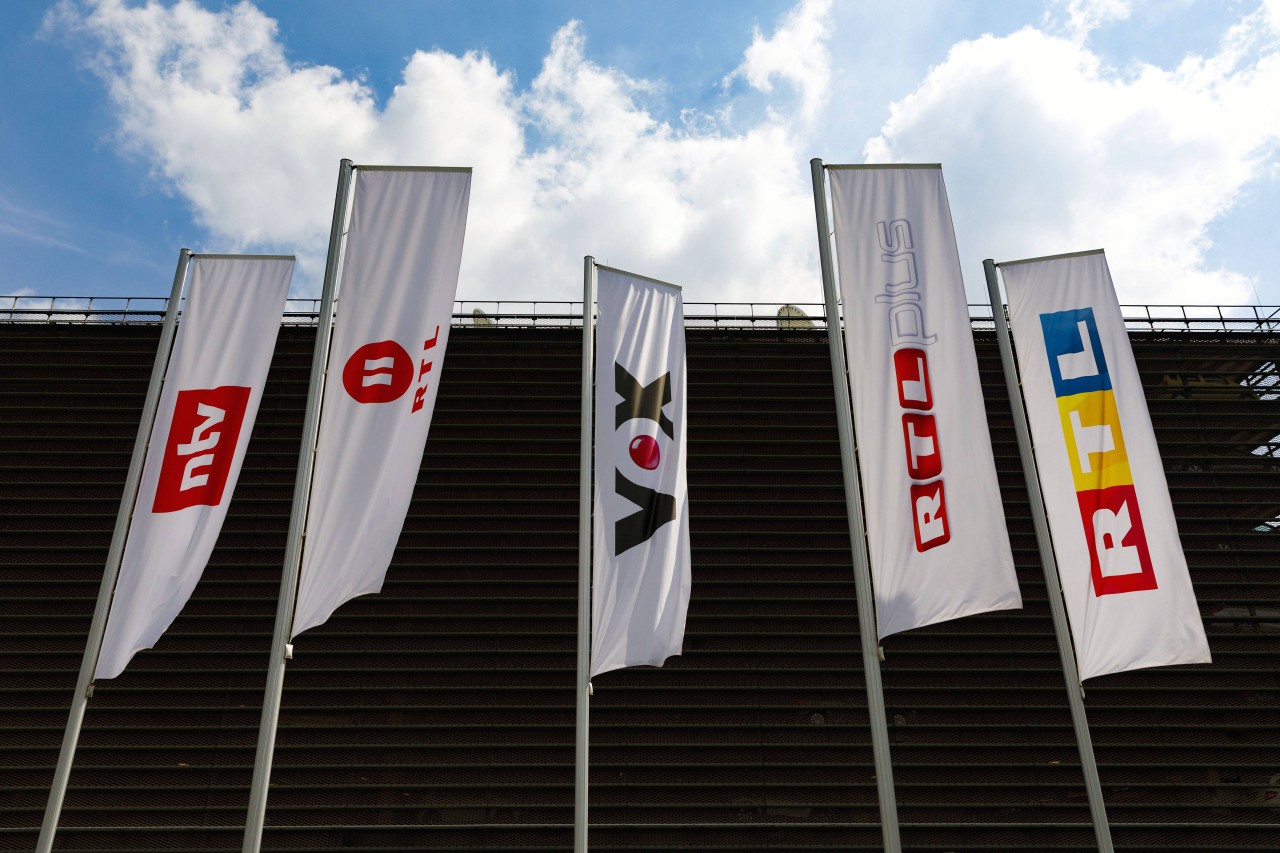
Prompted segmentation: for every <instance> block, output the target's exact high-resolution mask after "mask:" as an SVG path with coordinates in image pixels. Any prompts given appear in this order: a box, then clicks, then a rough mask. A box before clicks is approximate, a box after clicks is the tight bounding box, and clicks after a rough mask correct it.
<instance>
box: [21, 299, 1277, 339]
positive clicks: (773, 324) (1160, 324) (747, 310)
mask: <svg viewBox="0 0 1280 853" xmlns="http://www.w3.org/2000/svg"><path fill="white" fill-rule="evenodd" d="M168 301H169V300H168V299H167V298H165V297H152V296H144V297H138V296H133V297H123V296H122V297H111V296H92V297H76V296H0V324H3V323H79V324H110V325H147V324H155V323H159V322H160V321H161V320H162V319H163V318H164V312H165V307H166V305H167V303H168ZM319 307H320V300H318V299H290V300H289V301H288V302H287V303H286V305H285V310H284V314H283V316H282V318H281V321H282V323H283V324H284V325H286V326H310V325H315V323H316V317H317V315H318V313H319ZM1121 310H1123V312H1124V315H1125V320H1126V325H1127V326H1128V328H1129V330H1130V331H1143V332H1179V331H1182V332H1190V331H1224V332H1225V331H1232V332H1275V331H1280V306H1276V305H1238V306H1222V305H1124V306H1122V307H1121ZM969 319H970V322H971V324H972V326H973V328H974V329H992V328H994V327H995V324H994V322H993V319H992V311H991V306H990V305H989V304H987V303H971V304H970V305H969ZM453 324H454V325H455V326H500V327H502V326H505V327H513V326H517V327H529V326H539V327H546V328H572V327H575V326H577V327H581V325H582V302H581V301H578V302H529V301H506V300H503V301H496V300H495V301H472V300H466V301H462V300H460V301H457V302H455V303H454V307H453ZM685 325H686V326H687V327H690V328H699V327H725V328H762V329H769V328H773V329H811V328H818V329H821V328H826V325H827V323H826V316H825V309H824V306H822V305H821V304H796V305H791V304H787V305H784V304H780V303H777V302H689V303H686V304H685Z"/></svg>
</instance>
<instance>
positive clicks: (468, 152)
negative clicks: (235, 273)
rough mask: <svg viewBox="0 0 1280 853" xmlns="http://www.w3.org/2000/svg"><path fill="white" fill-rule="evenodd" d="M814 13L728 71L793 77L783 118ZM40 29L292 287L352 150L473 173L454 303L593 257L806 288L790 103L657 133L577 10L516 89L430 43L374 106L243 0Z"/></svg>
mask: <svg viewBox="0 0 1280 853" xmlns="http://www.w3.org/2000/svg"><path fill="white" fill-rule="evenodd" d="M826 6H827V2H826V0H822V2H817V3H809V4H806V5H803V6H801V7H800V8H799V9H798V10H797V11H796V12H794V13H793V14H791V15H789V16H788V17H786V18H785V19H784V20H783V21H782V23H781V24H780V27H779V30H778V31H777V32H776V33H775V34H774V35H773V36H772V37H771V38H765V37H763V36H758V37H757V41H756V43H755V44H754V45H753V49H755V50H756V53H755V54H754V57H753V55H751V54H750V53H749V54H748V57H747V60H746V61H745V62H744V65H743V67H744V68H747V67H748V66H750V67H752V68H756V69H761V70H760V73H763V74H765V75H766V76H765V77H764V78H762V79H764V80H765V81H766V83H767V80H768V78H769V76H771V75H778V76H781V77H782V78H783V79H785V80H787V81H788V82H790V83H791V84H793V85H794V86H796V87H797V88H798V89H799V90H800V92H801V95H802V97H801V99H800V102H801V103H800V105H799V107H798V108H796V109H798V110H799V112H800V113H805V112H806V111H810V110H813V109H816V106H815V104H816V103H818V100H817V99H819V98H820V95H821V91H822V88H823V86H824V84H825V75H826V67H825V61H826V60H825V53H824V52H823V51H822V50H821V49H820V48H821V36H820V34H819V33H818V32H816V31H815V30H813V25H814V22H815V21H816V20H818V19H820V18H821V17H822V15H823V14H825V9H826ZM50 26H51V27H60V28H62V29H64V30H71V31H73V32H76V33H78V34H80V35H81V36H84V37H86V38H87V41H88V43H89V44H90V45H92V46H93V47H94V48H95V52H94V53H95V55H94V59H93V60H92V68H93V69H94V70H95V71H96V72H97V73H98V74H100V75H101V76H102V77H103V79H104V80H105V81H106V84H107V86H108V89H109V92H110V94H111V97H112V99H113V100H114V102H115V104H116V105H117V108H118V111H119V116H120V132H121V137H122V139H123V141H124V142H125V144H126V145H127V146H128V147H129V148H130V149H131V150H132V151H134V152H136V153H137V154H138V155H139V156H142V157H144V158H146V159H147V160H149V161H150V162H151V163H153V164H154V168H155V170H156V173H157V174H158V176H160V177H161V178H162V179H163V181H164V182H165V183H166V184H167V185H168V186H169V187H171V188H172V189H173V191H175V192H177V193H179V194H181V195H182V196H183V197H185V198H186V199H187V200H188V201H189V202H190V204H191V206H192V208H193V210H194V212H195V215H196V217H197V219H198V220H199V221H200V223H201V224H203V225H204V226H205V227H207V228H208V229H209V231H210V233H211V239H212V240H213V241H215V242H216V243H217V244H218V245H215V246H210V247H208V250H217V251H227V250H241V249H244V248H246V247H248V248H253V247H269V248H272V249H273V250H285V251H296V252H297V253H298V255H299V260H300V265H301V267H302V269H301V275H300V278H301V279H302V281H304V282H305V283H306V284H305V287H306V289H308V290H311V291H314V289H315V287H316V282H317V281H318V279H319V276H320V271H321V269H322V267H323V256H324V251H325V245H326V240H327V232H328V227H329V221H330V217H331V211H332V198H333V187H334V181H335V178H336V174H337V164H338V161H339V159H340V158H342V157H348V158H351V159H352V160H354V161H355V162H357V163H381V164H392V163H399V164H406V165H409V164H433V165H470V166H474V167H475V170H476V171H475V177H474V184H473V191H472V201H471V211H470V217H469V223H468V228H467V232H468V233H467V245H466V249H465V251H464V256H463V272H462V282H461V284H460V287H459V296H460V298H466V299H498V298H501V299H540V300H556V299H561V300H566V299H567V300H572V299H577V298H579V296H580V293H581V291H580V287H581V281H580V280H581V263H582V261H581V258H582V256H583V255H585V254H593V255H595V256H596V257H597V258H598V259H599V260H600V261H601V262H608V263H612V264H614V265H617V266H622V267H624V268H628V269H633V270H634V271H636V272H640V273H643V274H646V275H652V276H655V277H659V278H666V279H668V280H671V281H673V282H675V283H679V284H683V285H685V286H686V298H687V299H689V300H690V301H728V300H735V301H745V300H748V299H757V300H761V301H779V302H781V301H800V302H806V301H807V302H816V301H818V300H819V299H820V294H821V289H820V286H819V284H818V283H817V264H816V260H815V257H816V245H815V240H814V236H813V233H812V228H813V226H812V201H811V196H810V192H809V189H808V180H807V175H808V170H807V168H806V159H807V158H806V157H805V156H804V155H803V152H801V151H799V148H798V146H799V144H800V141H799V140H798V138H797V135H796V133H795V132H794V131H792V130H791V129H790V125H791V124H792V123H793V117H794V115H795V110H794V109H792V108H789V107H788V105H787V104H782V105H780V106H779V107H778V108H777V109H773V110H770V113H769V116H768V117H767V118H766V119H764V120H763V121H761V122H760V123H759V124H757V125H756V126H754V127H751V128H749V129H747V130H745V131H743V132H741V133H737V134H732V135H727V134H722V133H720V132H718V131H717V129H716V124H715V122H714V120H712V119H711V118H710V117H709V116H705V115H698V116H692V117H690V116H689V115H688V114H686V117H685V119H686V120H685V122H684V124H683V125H682V126H680V127H672V126H671V125H669V124H667V123H665V122H663V121H660V120H659V119H657V118H655V117H654V116H653V115H652V114H650V113H649V112H648V111H647V110H646V109H645V108H643V107H642V106H641V105H640V104H641V102H642V101H643V96H644V95H645V94H646V93H648V92H650V91H652V90H653V88H654V84H652V83H649V82H647V81H644V80H637V79H632V78H630V77H628V76H627V75H626V74H624V73H622V72H621V71H619V70H617V69H614V68H607V67H602V66H599V65H597V64H595V63H593V62H591V61H590V60H588V59H587V58H586V56H585V38H584V35H583V33H582V32H581V29H580V27H579V26H578V25H577V24H576V23H573V22H571V23H569V24H567V25H566V26H565V27H563V28H562V29H561V30H560V31H559V32H558V33H557V34H556V35H555V37H554V39H553V40H552V43H551V45H550V49H549V52H548V54H547V56H546V58H545V60H544V63H543V66H542V69H541V71H540V72H539V74H538V75H537V77H536V78H535V79H534V80H533V81H532V82H531V83H530V84H529V86H528V87H527V89H525V90H523V91H520V90H517V88H516V86H515V82H514V78H513V75H511V74H510V73H507V72H504V71H502V70H500V69H499V68H497V67H496V66H495V64H494V63H493V62H492V60H491V59H490V58H489V57H488V56H486V55H484V54H478V53H467V54H465V55H463V56H456V55H452V54H449V53H445V52H442V51H439V50H435V51H431V52H418V53H415V54H414V55H413V56H412V57H411V58H410V59H409V60H408V61H407V64H406V66H405V68H404V72H403V79H402V82H401V83H400V85H398V86H397V87H396V88H395V91H394V92H393V93H392V94H391V96H390V97H389V98H388V99H387V101H386V103H385V105H379V104H378V103H377V101H376V98H375V96H374V94H373V93H372V92H371V91H370V90H369V89H368V88H367V87H366V86H364V85H363V84H361V83H360V82H357V81H352V80H349V79H346V78H344V77H343V75H342V74H341V73H340V72H339V71H338V70H336V69H334V68H329V67H323V66H302V65H297V64H291V63H289V62H288V61H287V60H286V59H285V57H284V52H283V49H282V47H281V45H280V44H279V42H278V38H277V31H276V25H275V22H274V21H272V20H271V19H269V18H267V17H266V16H265V15H264V14H262V12H260V11H259V10H258V9H256V8H255V7H253V6H252V5H250V4H248V3H240V4H239V5H236V6H233V7H230V8H228V9H226V10H224V11H221V12H210V11H208V10H205V9H203V8H201V7H199V6H196V5H194V4H193V3H191V2H188V0H182V2H179V3H178V4H177V5H175V6H173V7H168V8H167V7H163V6H160V5H158V4H156V3H148V4H147V5H145V6H142V7H129V6H126V5H125V4H124V3H123V2H121V0H102V2H99V3H95V4H92V5H89V6H85V5H76V4H72V3H70V2H64V4H63V5H62V6H60V7H59V9H58V11H57V13H56V15H55V16H53V17H52V18H51V22H50ZM793 31H794V32H793ZM757 45H763V47H757ZM784 48H785V49H784ZM788 51H790V52H791V53H788ZM795 51H802V52H804V55H803V56H801V55H799V54H797V53H795ZM788 55H790V56H793V57H796V58H797V59H798V60H799V61H800V64H799V65H798V66H796V67H794V68H792V67H791V66H789V65H787V62H786V58H787V56H788ZM744 73H746V72H744ZM753 73H754V72H753ZM757 79H760V78H757ZM781 100H785V99H781ZM531 128H536V130H537V131H538V138H539V139H540V140H541V143H540V147H537V148H533V147H531V145H530V143H529V141H528V139H527V136H526V132H527V131H529V130H530V129H531ZM226 243H230V244H232V245H231V246H227V245H226Z"/></svg>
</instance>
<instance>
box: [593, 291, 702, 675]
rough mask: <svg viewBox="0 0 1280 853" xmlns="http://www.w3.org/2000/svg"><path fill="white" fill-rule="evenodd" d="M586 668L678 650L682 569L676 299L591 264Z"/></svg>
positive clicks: (685, 527)
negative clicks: (594, 275)
mask: <svg viewBox="0 0 1280 853" xmlns="http://www.w3.org/2000/svg"><path fill="white" fill-rule="evenodd" d="M596 269H597V271H598V279H597V281H598V289H599V297H598V306H599V309H598V310H599V321H598V323H599V325H598V326H597V331H596V450H595V472H596V476H595V499H594V504H595V507H594V512H593V515H594V519H595V521H594V530H595V546H594V557H593V561H592V565H593V573H592V574H593V579H594V582H593V584H592V613H591V641H592V642H591V675H592V676H595V675H598V674H599V673H602V672H608V671H609V670H611V669H621V668H623V667H627V666H636V665H639V664H650V665H653V666H661V665H662V663H663V662H664V661H665V660H666V659H667V658H668V657H670V656H671V655H678V654H680V650H681V645H682V643H683V641H684V623H685V614H686V612H687V611H688V609H689V588H690V584H691V577H692V573H691V571H690V565H691V561H690V556H689V489H688V485H687V483H686V478H685V410H686V405H685V348H684V302H683V300H682V298H681V294H680V291H679V289H678V288H675V287H673V286H671V285H668V284H663V283H661V282H656V281H653V280H651V279H645V278H641V277H639V276H634V275H630V274H628V273H623V272H619V271H617V270H611V269H608V268H607V267H597V268H596Z"/></svg>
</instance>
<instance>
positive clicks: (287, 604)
mask: <svg viewBox="0 0 1280 853" xmlns="http://www.w3.org/2000/svg"><path fill="white" fill-rule="evenodd" d="M352 169H353V166H352V163H351V161H350V160H345V159H344V160H343V161H342V163H341V164H340V165H339V166H338V191H337V197H336V198H335V200H334V203H333V225H332V227H331V229H330V231H329V254H328V257H327V258H326V260H325V268H324V287H323V290H322V291H321V295H320V314H319V317H317V319H316V343H315V350H314V352H313V355H312V358H311V381H310V382H309V384H308V386H307V411H306V416H305V419H304V420H303V424H302V446H301V449H300V450H299V453H298V473H297V478H296V479H295V481H294V487H293V509H292V511H291V514H290V516H289V538H288V540H287V545H286V547H285V556H284V569H283V571H282V572H281V575H280V598H279V600H278V601H277V603H276V622H275V631H274V634H273V637H272V640H271V657H270V659H269V660H268V662H267V686H266V692H265V694H264V696H263V699H262V721H261V723H260V724H259V728H258V750H257V753H256V755H255V756H254V764H253V781H252V783H251V785H250V788H249V811H248V815H247V816H246V818H245V825H244V845H243V848H242V849H243V851H244V853H257V850H258V847H259V845H260V844H261V843H262V827H263V823H264V821H265V819H266V813H267V788H268V784H269V782H270V780H271V760H272V757H273V756H274V754H275V747H276V726H277V724H278V723H279V721H280V697H281V694H282V693H283V692H284V669H285V661H286V660H288V659H289V658H291V657H292V654H293V648H292V646H290V645H289V630H290V628H291V627H292V625H293V608H294V604H295V600H296V599H297V595H298V568H299V566H300V565H301V563H302V545H303V543H302V534H303V532H304V530H305V526H306V521H307V504H308V501H309V500H310V498H311V470H312V467H313V465H314V462H315V448H316V434H317V432H318V431H319V424H320V404H321V401H322V398H323V396H324V379H325V369H326V368H327V366H328V365H327V362H328V359H329V340H330V338H331V336H332V334H333V296H334V291H335V290H336V288H337V280H338V260H339V257H340V254H341V247H342V234H343V225H344V224H345V223H346V216H347V207H348V205H347V201H348V199H349V197H350V193H351V174H352Z"/></svg>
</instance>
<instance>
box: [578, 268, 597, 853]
mask: <svg viewBox="0 0 1280 853" xmlns="http://www.w3.org/2000/svg"><path fill="white" fill-rule="evenodd" d="M595 298H596V259H595V258H593V257H591V256H590V255H587V256H586V257H585V258H583V262H582V447H581V455H580V458H579V462H578V464H579V468H578V470H579V475H578V476H579V485H578V682H577V690H578V692H577V696H578V704H577V720H576V722H575V724H574V734H575V741H574V752H573V849H574V853H587V742H588V740H589V734H590V729H589V728H588V711H589V710H590V704H591V467H592V465H591V429H592V426H593V419H594V414H593V405H592V404H593V401H594V399H595V397H594V390H593V388H592V386H593V382H592V379H593V377H592V374H593V373H594V372H595V346H594V344H595V340H594V332H595V324H594V322H593V321H592V314H593V308H594V307H595Z"/></svg>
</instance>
